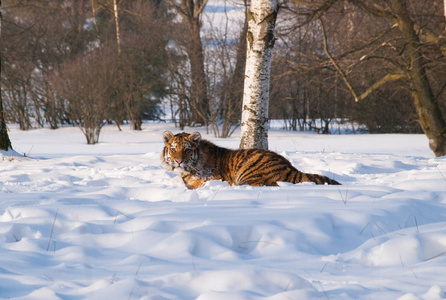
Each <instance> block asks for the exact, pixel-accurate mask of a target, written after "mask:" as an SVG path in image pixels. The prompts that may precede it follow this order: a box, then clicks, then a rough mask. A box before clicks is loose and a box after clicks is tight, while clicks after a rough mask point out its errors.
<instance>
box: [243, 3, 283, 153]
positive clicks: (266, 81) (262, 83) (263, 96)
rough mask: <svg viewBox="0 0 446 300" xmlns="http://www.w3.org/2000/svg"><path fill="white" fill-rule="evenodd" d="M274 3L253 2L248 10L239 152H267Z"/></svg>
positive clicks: (276, 6)
mask: <svg viewBox="0 0 446 300" xmlns="http://www.w3.org/2000/svg"><path fill="white" fill-rule="evenodd" d="M278 9H279V6H278V1H277V0H252V1H251V7H250V8H249V10H248V32H247V35H246V38H247V47H246V48H247V50H246V68H245V84H244V92H243V106H242V121H241V134H242V136H241V142H240V148H242V149H247V148H260V149H268V106H269V86H270V73H271V56H272V50H273V47H274V41H275V37H274V28H275V23H276V17H277V12H278Z"/></svg>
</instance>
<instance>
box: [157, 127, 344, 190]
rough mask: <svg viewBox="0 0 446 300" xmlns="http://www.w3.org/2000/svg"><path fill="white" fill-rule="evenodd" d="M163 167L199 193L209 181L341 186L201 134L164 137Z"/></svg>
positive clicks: (275, 156)
mask: <svg viewBox="0 0 446 300" xmlns="http://www.w3.org/2000/svg"><path fill="white" fill-rule="evenodd" d="M163 140H164V148H163V151H162V153H161V164H162V165H163V167H164V168H165V169H166V170H168V171H171V172H174V173H177V174H179V175H180V176H181V178H182V180H183V182H184V184H185V185H186V187H187V188H188V189H192V190H193V189H197V188H200V187H202V186H204V185H205V183H206V182H207V181H209V180H222V181H226V182H228V183H229V184H230V185H231V186H238V185H251V186H278V183H277V182H291V183H294V184H295V183H301V182H314V183H316V184H331V185H340V183H339V182H337V181H336V180H333V179H330V178H328V177H326V176H322V175H318V174H308V173H303V172H301V171H299V170H297V169H296V168H295V167H293V165H292V164H291V163H290V162H289V161H288V160H287V159H286V158H284V157H283V156H281V155H279V154H277V153H275V152H272V151H269V150H263V149H240V150H231V149H227V148H223V147H219V146H217V145H215V144H213V143H212V142H210V141H207V140H205V139H202V138H201V134H200V133H199V132H193V133H191V134H189V133H185V132H182V133H178V134H175V135H174V134H173V133H172V132H170V131H165V132H164V133H163Z"/></svg>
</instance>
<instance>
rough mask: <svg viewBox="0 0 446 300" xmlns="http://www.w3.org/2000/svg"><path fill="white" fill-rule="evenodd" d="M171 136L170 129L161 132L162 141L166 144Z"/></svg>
mask: <svg viewBox="0 0 446 300" xmlns="http://www.w3.org/2000/svg"><path fill="white" fill-rule="evenodd" d="M172 138H173V133H172V132H170V131H164V132H163V140H164V143H165V144H167V143H168V142H169V141H170V140H171V139H172Z"/></svg>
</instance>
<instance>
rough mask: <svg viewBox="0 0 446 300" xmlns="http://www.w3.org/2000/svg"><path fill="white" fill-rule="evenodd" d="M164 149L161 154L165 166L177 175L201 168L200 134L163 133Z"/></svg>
mask: <svg viewBox="0 0 446 300" xmlns="http://www.w3.org/2000/svg"><path fill="white" fill-rule="evenodd" d="M163 140H164V149H163V152H162V154H161V161H162V164H163V166H164V167H165V168H166V169H167V170H170V171H173V172H175V173H183V172H190V171H193V170H197V168H198V167H199V166H198V164H199V150H198V146H199V144H200V141H201V134H200V133H199V132H194V133H191V134H188V133H184V132H183V133H178V134H176V135H173V133H172V132H170V131H165V132H164V133H163Z"/></svg>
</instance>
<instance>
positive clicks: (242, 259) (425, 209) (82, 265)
mask: <svg viewBox="0 0 446 300" xmlns="http://www.w3.org/2000/svg"><path fill="white" fill-rule="evenodd" d="M10 129H11V131H10V138H11V141H12V144H13V147H14V149H15V150H16V151H17V152H18V153H26V154H27V156H28V157H23V156H21V155H18V154H17V153H15V154H14V153H4V152H0V298H1V299H153V300H155V299H200V300H206V299H211V300H216V299H217V300H218V299H269V300H273V299H274V300H279V299H401V300H403V299H444V298H446V276H445V273H446V205H445V204H446V158H445V157H442V158H435V157H434V156H433V154H432V152H431V151H430V150H429V148H428V141H427V138H426V137H425V136H424V135H395V134H389V135H367V134H364V135H328V136H327V135H316V134H311V133H295V132H289V131H279V130H273V131H270V134H269V136H270V139H269V144H270V149H271V150H274V151H277V152H279V153H281V154H282V155H284V156H285V157H287V158H288V159H290V160H291V161H292V163H293V164H294V165H295V166H296V167H298V168H299V169H300V170H303V171H305V172H312V173H319V174H323V175H327V176H330V177H332V178H334V179H336V180H338V181H340V182H341V183H342V184H343V185H342V186H317V185H313V184H298V185H292V184H288V183H281V185H280V186H279V187H261V188H258V187H249V186H241V187H231V186H229V185H227V184H226V183H224V182H219V181H214V182H209V183H208V184H207V185H206V186H205V187H203V188H201V189H198V190H195V191H189V190H187V189H186V188H185V187H184V185H183V183H182V182H181V180H180V179H179V178H178V176H177V175H176V174H173V173H168V172H167V171H165V170H164V169H163V168H162V167H161V165H160V162H159V155H160V151H161V149H162V147H163V144H162V132H163V131H164V130H170V131H172V132H178V130H177V129H176V128H174V126H173V125H172V124H165V123H164V124H162V123H160V124H146V125H145V128H144V130H143V131H141V132H136V131H131V130H129V128H127V127H123V131H121V132H119V131H118V130H117V128H115V127H105V128H104V129H103V132H102V133H101V138H100V143H99V144H97V145H87V144H86V142H85V138H84V136H83V135H82V133H81V131H80V130H79V129H77V128H62V129H59V130H55V131H52V130H49V129H38V130H31V131H27V132H22V131H19V130H18V129H17V128H16V127H15V126H10ZM195 130H197V129H196V128H193V129H188V130H187V131H189V132H192V131H195ZM200 132H201V133H202V135H203V136H204V138H207V139H210V140H212V141H213V142H215V143H217V144H219V145H222V146H225V147H231V148H236V147H237V146H238V143H239V138H240V132H236V134H235V135H234V136H233V137H231V138H229V139H216V138H213V136H211V135H207V134H206V133H205V130H200Z"/></svg>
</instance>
